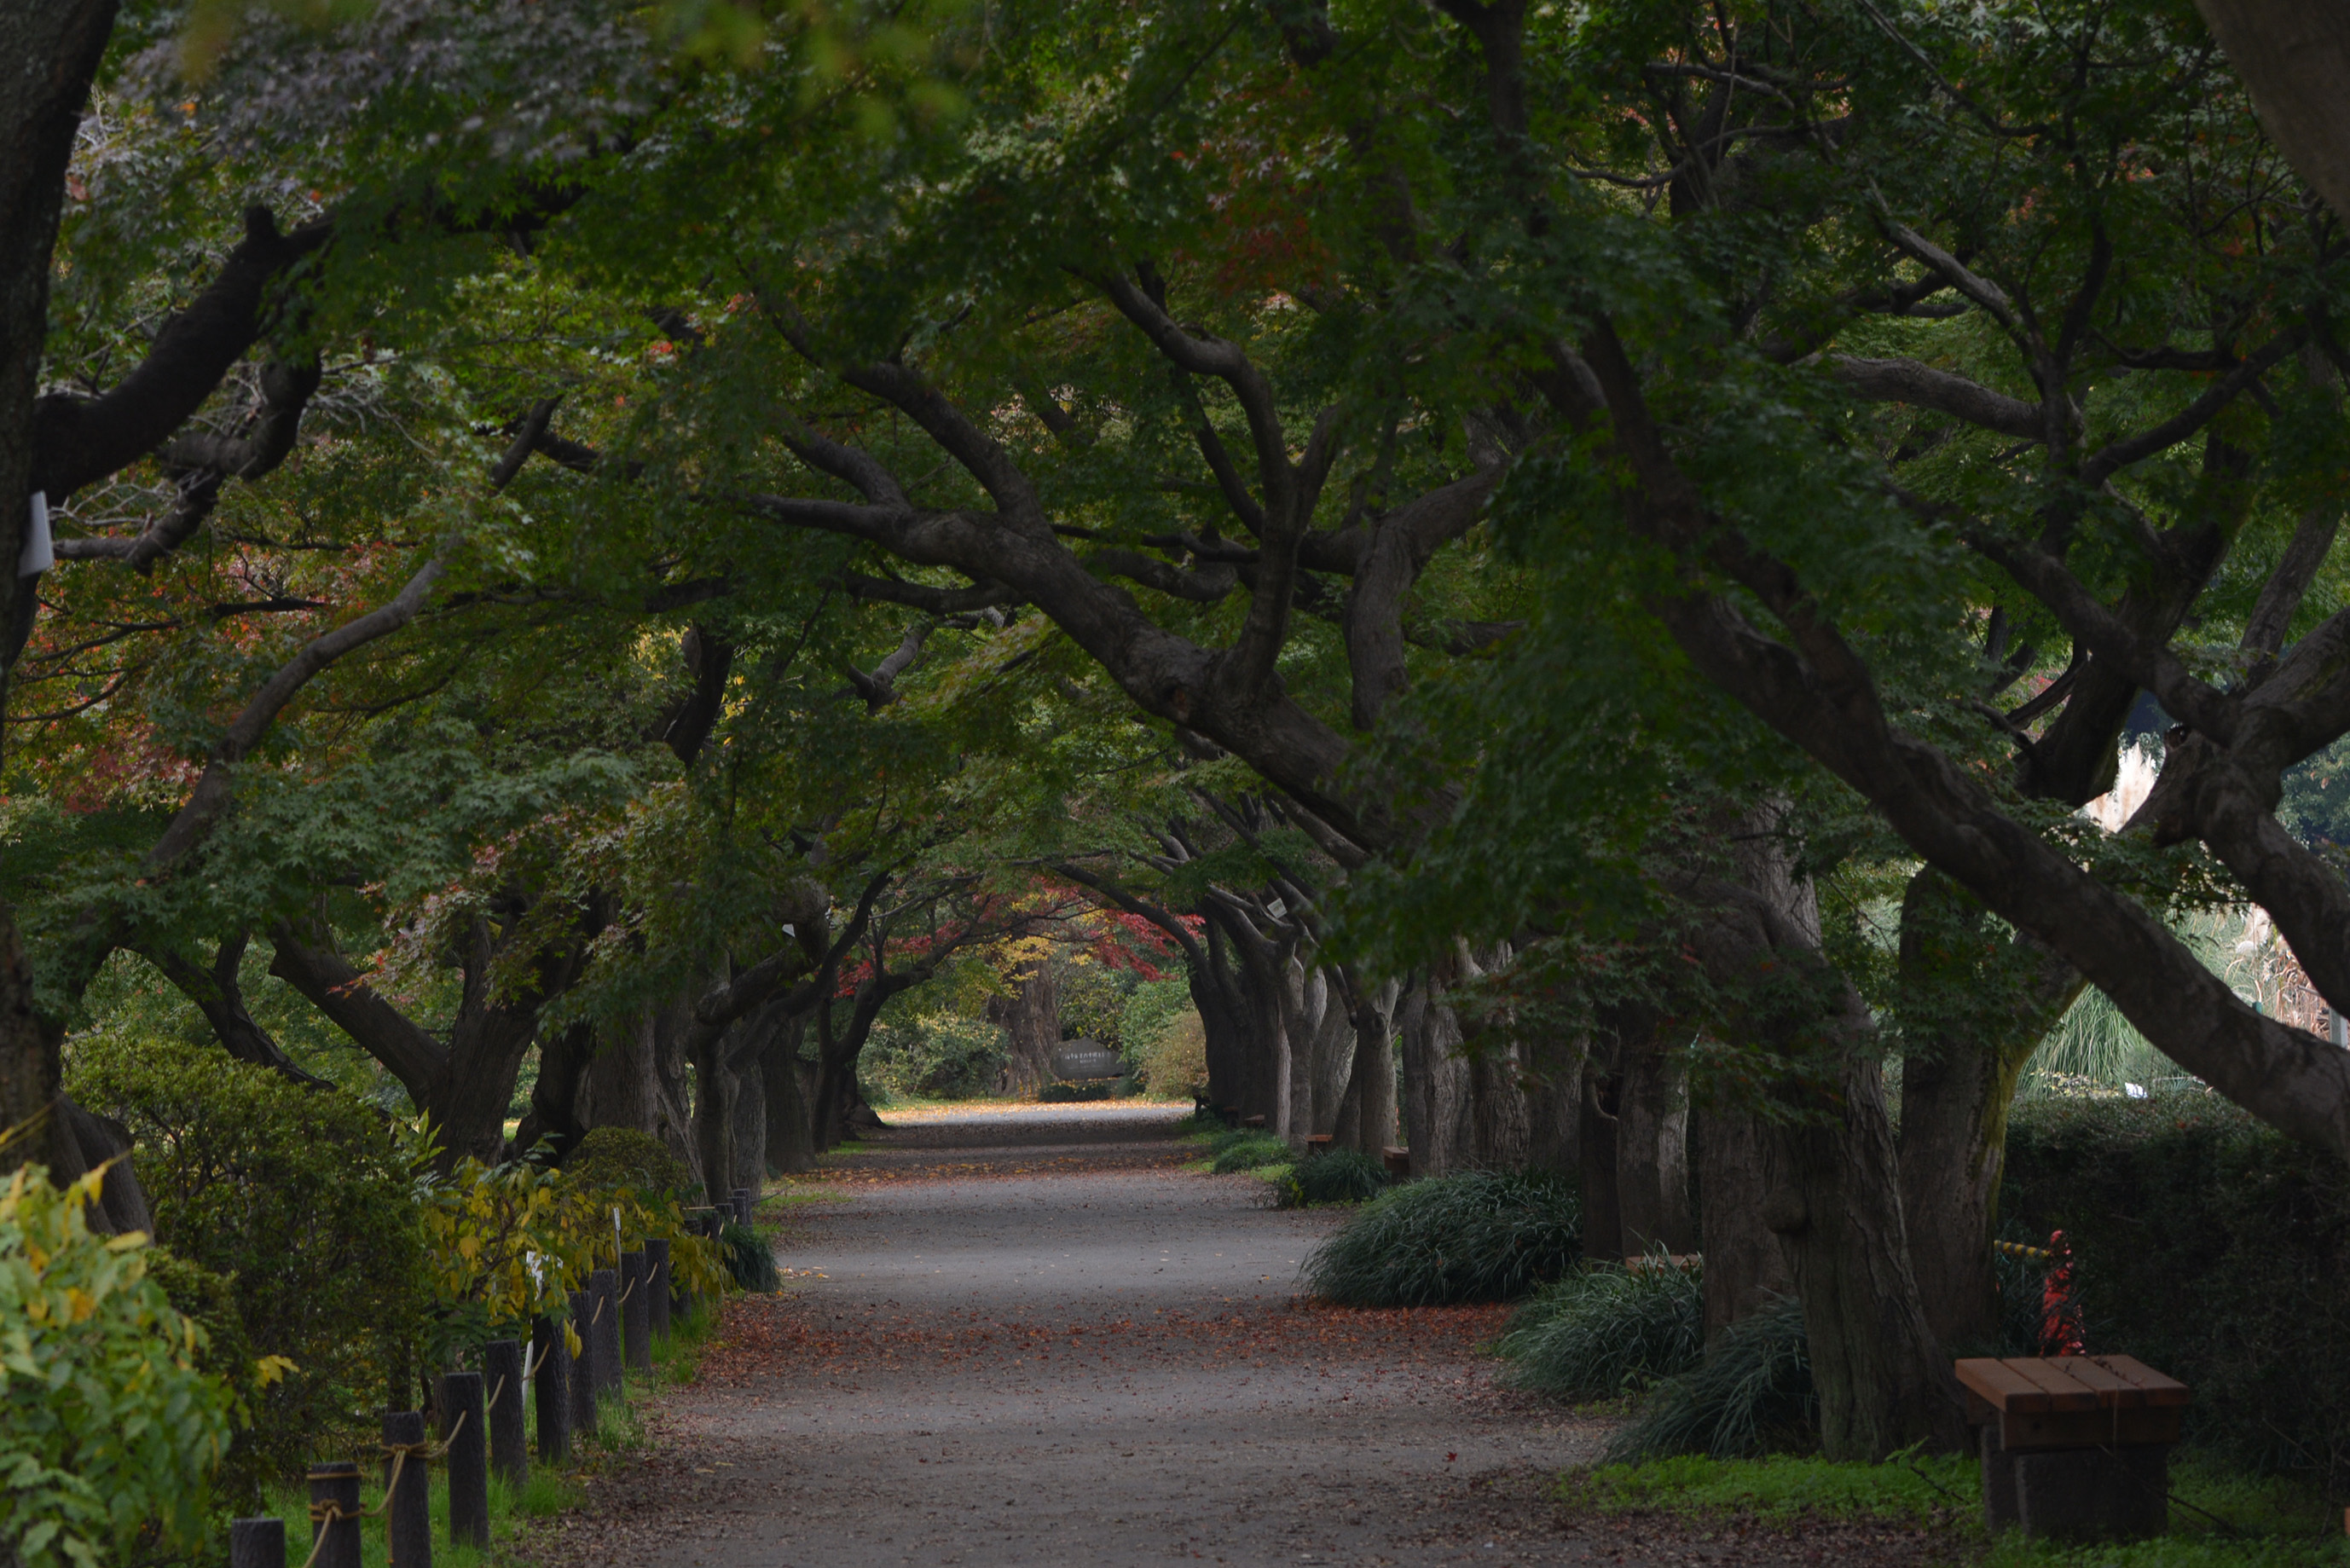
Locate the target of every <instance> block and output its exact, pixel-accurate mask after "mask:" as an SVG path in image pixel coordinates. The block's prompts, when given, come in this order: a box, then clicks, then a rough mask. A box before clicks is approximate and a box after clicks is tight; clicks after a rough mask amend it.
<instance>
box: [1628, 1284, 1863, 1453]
mask: <svg viewBox="0 0 2350 1568" xmlns="http://www.w3.org/2000/svg"><path fill="white" fill-rule="evenodd" d="M1818 1426H1819V1400H1818V1397H1817V1396H1816V1395H1815V1394H1814V1392H1813V1389H1812V1357H1811V1349H1810V1346H1809V1345H1808V1343H1807V1342H1806V1341H1805V1339H1804V1303H1802V1302H1800V1301H1798V1300H1797V1299H1796V1298H1795V1297H1794V1296H1782V1297H1781V1298H1779V1299H1778V1300H1777V1301H1775V1302H1773V1303H1771V1304H1769V1305H1767V1306H1765V1307H1763V1308H1762V1309H1760V1310H1759V1311H1756V1312H1754V1313H1752V1314H1749V1315H1748V1316H1746V1317H1744V1318H1742V1319H1741V1320H1740V1321H1739V1322H1737V1323H1735V1324H1731V1326H1730V1327H1729V1328H1727V1329H1724V1330H1723V1331H1722V1332H1721V1336H1720V1340H1719V1342H1718V1343H1717V1344H1716V1345H1714V1348H1713V1354H1712V1355H1710V1356H1707V1357H1705V1358H1704V1359H1702V1360H1701V1361H1700V1362H1699V1363H1698V1364H1697V1365H1696V1366H1692V1367H1690V1369H1689V1370H1688V1371H1686V1372H1683V1373H1680V1374H1679V1375H1678V1376H1672V1377H1668V1378H1666V1379H1665V1380H1664V1381H1663V1382H1661V1383H1659V1384H1658V1385H1657V1386H1656V1387H1655V1388H1654V1389H1652V1390H1651V1391H1650V1392H1649V1395H1648V1398H1647V1399H1646V1400H1645V1401H1644V1402H1643V1403H1642V1404H1641V1406H1640V1408H1639V1409H1638V1412H1636V1413H1635V1414H1634V1416H1633V1417H1632V1419H1631V1421H1630V1422H1629V1423H1628V1424H1627V1425H1626V1426H1624V1427H1623V1428H1619V1429H1618V1430H1617V1433H1616V1436H1615V1437H1614V1438H1610V1439H1609V1441H1608V1444H1607V1462H1608V1463H1609V1464H1628V1463H1630V1462H1632V1461H1633V1460H1636V1459H1654V1458H1657V1457H1659V1456H1662V1455H1671V1454H1710V1455H1711V1456H1713V1457H1714V1458H1716V1459H1722V1458H1728V1457H1731V1456H1737V1455H1745V1454H1756V1453H1761V1452H1762V1451H1763V1450H1764V1449H1774V1448H1805V1447H1809V1446H1811V1445H1812V1444H1813V1443H1814V1441H1815V1440H1816V1439H1815V1436H1814V1434H1815V1433H1816V1430H1817V1428H1818Z"/></svg>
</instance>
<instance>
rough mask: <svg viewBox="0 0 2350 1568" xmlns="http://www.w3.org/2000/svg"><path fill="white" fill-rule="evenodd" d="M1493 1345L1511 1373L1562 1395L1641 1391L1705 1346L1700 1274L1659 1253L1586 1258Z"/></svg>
mask: <svg viewBox="0 0 2350 1568" xmlns="http://www.w3.org/2000/svg"><path fill="white" fill-rule="evenodd" d="M1494 1349H1495V1350H1496V1351H1497V1352H1498V1353H1499V1354H1500V1355H1503V1357H1505V1358H1506V1359H1507V1360H1508V1361H1509V1362H1510V1363H1511V1366H1510V1370H1509V1372H1508V1373H1507V1375H1506V1376H1507V1377H1508V1380H1509V1381H1510V1382H1512V1383H1513V1384H1515V1385H1516V1386H1519V1387H1521V1388H1529V1389H1533V1390H1534V1391H1535V1392H1537V1393H1542V1394H1550V1395H1555V1396H1556V1397H1560V1398H1565V1399H1606V1398H1612V1397H1616V1396H1617V1395H1622V1394H1633V1393H1638V1392H1639V1391H1640V1390H1641V1389H1644V1388H1646V1387H1648V1386H1649V1385H1650V1384H1652V1383H1655V1382H1656V1381H1658V1380H1659V1378H1663V1377H1669V1376H1673V1375H1674V1374H1676V1373H1681V1372H1686V1371H1688V1370H1689V1369H1690V1367H1693V1366H1696V1365H1697V1364H1698V1363H1699V1362H1700V1360H1702V1359H1703V1358H1704V1355H1705V1281H1704V1276H1703V1273H1702V1272H1701V1271H1700V1269H1699V1268H1697V1267H1695V1266H1690V1267H1682V1266H1679V1265H1677V1264H1674V1263H1671V1262H1667V1261H1666V1260H1664V1259H1662V1258H1654V1259H1644V1260H1642V1261H1641V1263H1640V1265H1639V1266H1638V1267H1636V1268H1627V1267H1625V1266H1624V1265H1623V1264H1621V1263H1589V1264H1586V1265H1585V1266H1583V1267H1582V1268H1579V1269H1576V1270H1575V1271H1574V1272H1571V1273H1569V1274H1568V1275H1567V1276H1566V1277H1565V1278H1564V1279H1562V1280H1558V1281H1556V1282H1554V1283H1551V1284H1547V1285H1544V1287H1543V1288H1542V1289H1541V1290H1540V1291H1538V1292H1536V1293H1534V1297H1533V1299H1532V1300H1530V1301H1528V1302H1527V1303H1525V1304H1524V1305H1523V1306H1522V1307H1520V1308H1519V1309H1518V1310H1517V1312H1516V1313H1515V1314H1513V1316H1512V1317H1511V1319H1510V1326H1509V1327H1508V1328H1507V1329H1506V1330H1504V1331H1503V1334H1502V1337H1501V1340H1500V1342H1499V1343H1498V1344H1496V1345H1494Z"/></svg>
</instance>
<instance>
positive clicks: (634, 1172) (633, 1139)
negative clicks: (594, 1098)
mask: <svg viewBox="0 0 2350 1568" xmlns="http://www.w3.org/2000/svg"><path fill="white" fill-rule="evenodd" d="M563 1178H564V1179H565V1180H566V1181H567V1182H570V1183H572V1184H575V1185H577V1186H578V1187H581V1188H615V1187H617V1188H629V1189H634V1190H635V1191H637V1192H639V1193H641V1194H642V1195H644V1196H645V1197H647V1198H654V1197H675V1196H676V1195H678V1194H680V1193H681V1192H683V1191H684V1190H685V1189H686V1188H687V1187H688V1186H690V1185H691V1183H692V1179H693V1173H692V1172H691V1171H690V1170H688V1169H687V1168H686V1164H685V1161H683V1160H681V1159H680V1158H677V1156H676V1155H675V1154H673V1153H671V1151H670V1147H669V1145H667V1144H665V1143H663V1142H662V1141H661V1140H660V1139H659V1138H657V1137H654V1136H653V1135H652V1134H650V1133H649V1132H639V1130H637V1129H636V1128H635V1127H594V1128H591V1129H589V1131H588V1133H587V1137H583V1138H581V1139H580V1140H579V1143H578V1146H577V1147H575V1148H574V1149H572V1151H571V1152H570V1154H569V1155H567V1157H566V1158H565V1159H564V1161H563Z"/></svg>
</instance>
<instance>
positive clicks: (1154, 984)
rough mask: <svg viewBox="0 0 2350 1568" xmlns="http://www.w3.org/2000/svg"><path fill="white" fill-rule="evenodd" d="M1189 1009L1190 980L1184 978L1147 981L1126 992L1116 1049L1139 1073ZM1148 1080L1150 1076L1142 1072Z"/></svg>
mask: <svg viewBox="0 0 2350 1568" xmlns="http://www.w3.org/2000/svg"><path fill="white" fill-rule="evenodd" d="M1187 1013H1188V1014H1190V1015H1191V1017H1193V1018H1197V1017H1198V1016H1199V1014H1198V1013H1197V1012H1192V1010H1191V981H1187V980H1182V979H1180V978H1179V979H1175V980H1148V981H1143V982H1142V983H1141V984H1139V985H1138V986H1136V987H1135V988H1134V989H1133V990H1132V991H1130V992H1128V993H1127V997H1126V1010H1125V1012H1123V1013H1122V1014H1120V1015H1119V1018H1118V1035H1117V1039H1118V1049H1119V1050H1120V1051H1123V1052H1124V1053H1126V1060H1127V1063H1128V1065H1130V1066H1132V1067H1133V1068H1134V1069H1135V1070H1136V1071H1137V1072H1138V1073H1142V1072H1143V1068H1144V1064H1146V1063H1148V1062H1149V1060H1150V1054H1151V1053H1152V1052H1153V1051H1154V1050H1156V1049H1157V1048H1158V1045H1159V1042H1160V1040H1162V1039H1163V1038H1164V1037H1165V1036H1166V1034H1167V1032H1168V1031H1169V1030H1170V1029H1172V1028H1174V1027H1175V1026H1176V1024H1177V1023H1180V1021H1181V1020H1182V1018H1183V1017H1184V1016H1185V1015H1186V1014H1187ZM1143 1076H1144V1077H1145V1080H1146V1081H1148V1077H1149V1075H1148V1074H1147V1073H1145V1074H1143Z"/></svg>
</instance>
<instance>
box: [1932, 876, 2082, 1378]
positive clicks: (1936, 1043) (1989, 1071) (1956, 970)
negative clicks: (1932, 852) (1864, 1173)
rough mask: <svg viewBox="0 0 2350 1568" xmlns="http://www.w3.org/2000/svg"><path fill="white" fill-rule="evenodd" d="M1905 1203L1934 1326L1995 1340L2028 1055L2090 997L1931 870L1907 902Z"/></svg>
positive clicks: (2068, 972)
mask: <svg viewBox="0 0 2350 1568" xmlns="http://www.w3.org/2000/svg"><path fill="white" fill-rule="evenodd" d="M1899 975H1900V993H1899V1006H1898V1012H1899V1016H1900V1022H1901V1030H1902V1034H1903V1038H1904V1045H1905V1050H1906V1055H1905V1058H1904V1061H1903V1064H1902V1078H1901V1130H1900V1143H1899V1149H1900V1157H1901V1201H1902V1210H1903V1215H1904V1218H1905V1219H1906V1220H1907V1221H1908V1232H1909V1257H1910V1265H1911V1267H1912V1269H1913V1270H1915V1272H1916V1273H1917V1276H1918V1291H1919V1293H1921V1295H1922V1297H1923V1299H1924V1301H1925V1304H1926V1317H1927V1321H1928V1322H1929V1324H1932V1325H1933V1329H1934V1333H1935V1334H1936V1335H1937V1336H1938V1337H1939V1339H1941V1340H1942V1342H1943V1343H1944V1344H1945V1345H1950V1346H1952V1347H1953V1348H1954V1349H1955V1348H1970V1349H1983V1350H1987V1349H1988V1347H1989V1346H1990V1345H1991V1344H1992V1342H1993V1341H1994V1339H1995V1338H1996V1336H1997V1333H1998V1324H1999V1287H1998V1283H1997V1281H1996V1278H1995V1276H1994V1275H1993V1273H1992V1272H1991V1241H1992V1239H1993V1236H1994V1234H1995V1233H1996V1231H1997V1226H1998V1219H1999V1184H2000V1177H2001V1173H2002V1171H2003V1170H2004V1168H2005V1167H2006V1158H2007V1118H2008V1112H2009V1110H2010V1109H2011V1107H2012V1106H2013V1104H2014V1101H2015V1085H2016V1080H2017V1078H2018V1076H2019V1075H2021V1074H2022V1070H2023V1064H2024V1063H2025V1062H2026V1061H2028V1060H2029V1059H2030V1058H2031V1055H2032V1053H2033V1050H2034V1049H2035V1048H2036V1047H2037V1046H2038V1045H2039V1044H2040V1041H2041V1040H2042V1039H2043V1037H2044V1036H2045V1035H2046V1034H2047V1033H2048V1031H2049V1029H2050V1028H2051V1027H2053V1026H2054V1023H2055V1022H2056V1021H2057V1020H2058V1019H2059V1018H2061V1017H2062V1016H2063V1015H2064V1010H2065V1009H2066V1008H2067V1007H2069V1006H2071V1005H2072V1003H2073V1001H2074V998H2075V997H2077V996H2078V995H2079V994H2080V992H2081V988H2082V981H2081V978H2080V975H2079V973H2078V971H2075V970H2074V969H2073V967H2072V966H2071V965H2070V964H2067V963H2065V962H2064V961H2062V960H2061V959H2058V958H2056V957H2055V955H2054V954H2053V953H2050V952H2049V951H2047V950H2046V949H2044V948H2043V947H2041V946H2040V944H2038V943H2037V942H2034V941H2033V940H2031V939H2030V938H2029V937H2021V936H2009V935H2006V934H2003V933H2001V932H1999V931H1997V930H1995V929H1993V927H1992V924H1991V919H1990V918H1989V914H1988V911H1986V910H1985V909H1983V907H1982V905H1981V902H1980V901H1979V900H1977V899H1976V898H1974V897H1973V896H1972V895H1971V894H1970V893H1968V892H1966V891H1965V890H1964V889H1963V888H1959V887H1958V886H1957V885H1956V884H1954V883H1952V882H1951V881H1950V878H1949V877H1944V876H1943V875H1942V874H1941V873H1940V872H1939V871H1935V870H1933V869H1931V868H1930V867H1929V868H1927V869H1924V870H1921V871H1919V872H1918V874H1917V875H1916V876H1914V877H1911V878H1910V880H1909V886H1908V890H1907V892H1906V893H1905V894H1904V896H1903V898H1902V907H1901V947H1900V958H1899Z"/></svg>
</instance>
